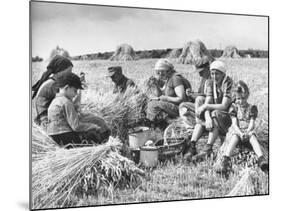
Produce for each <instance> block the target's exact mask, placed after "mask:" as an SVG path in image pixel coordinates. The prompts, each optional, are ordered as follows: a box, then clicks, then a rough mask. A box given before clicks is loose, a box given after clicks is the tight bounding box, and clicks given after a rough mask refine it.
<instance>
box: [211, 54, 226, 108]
mask: <svg viewBox="0 0 281 211" xmlns="http://www.w3.org/2000/svg"><path fill="white" fill-rule="evenodd" d="M210 70H219V71H220V72H222V73H224V74H225V73H226V67H225V64H224V63H223V62H222V61H218V60H216V61H213V62H212V63H211V65H210ZM225 77H226V75H225ZM216 90H217V84H216V82H215V81H214V83H213V93H214V100H215V102H216V103H217V99H218V96H217V91H216Z"/></svg>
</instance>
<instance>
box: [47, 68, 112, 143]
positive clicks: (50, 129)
mask: <svg viewBox="0 0 281 211" xmlns="http://www.w3.org/2000/svg"><path fill="white" fill-rule="evenodd" d="M56 86H57V87H58V89H59V91H58V93H57V94H56V97H55V98H54V99H53V101H52V103H51V104H50V106H49V108H48V126H47V133H48V135H50V136H51V137H52V138H53V139H54V140H55V141H56V142H57V143H58V144H59V145H61V146H65V145H68V144H81V142H82V141H81V139H80V135H82V136H83V137H84V138H86V139H87V140H88V141H94V142H98V143H100V142H101V141H103V139H104V138H105V137H106V136H107V135H105V134H104V132H106V131H104V130H102V129H103V128H102V127H100V126H99V125H96V124H94V123H88V122H83V121H82V120H81V118H80V116H79V114H78V112H77V110H76V108H75V105H74V103H73V99H74V98H75V96H76V95H77V92H78V90H79V89H83V88H82V83H81V80H80V78H79V77H78V76H77V75H75V74H74V73H71V72H67V73H65V74H61V75H60V76H59V77H58V78H57V80H56ZM80 133H82V134H80Z"/></svg>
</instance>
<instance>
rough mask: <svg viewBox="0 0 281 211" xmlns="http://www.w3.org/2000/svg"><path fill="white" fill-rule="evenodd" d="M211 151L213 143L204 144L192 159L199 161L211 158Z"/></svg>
mask: <svg viewBox="0 0 281 211" xmlns="http://www.w3.org/2000/svg"><path fill="white" fill-rule="evenodd" d="M212 153H213V145H211V144H206V145H205V147H204V149H203V150H202V151H201V152H200V153H199V154H198V155H196V156H195V157H194V159H193V161H194V162H200V161H203V160H206V159H209V158H211V155H212Z"/></svg>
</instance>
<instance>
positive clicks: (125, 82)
mask: <svg viewBox="0 0 281 211" xmlns="http://www.w3.org/2000/svg"><path fill="white" fill-rule="evenodd" d="M107 71H108V74H107V77H110V78H111V80H112V81H113V83H114V89H113V93H114V94H116V93H124V92H125V91H126V89H127V88H128V87H136V85H135V83H134V81H132V80H131V79H129V78H127V77H126V76H125V75H123V73H122V67H121V66H112V67H109V68H108V69H107Z"/></svg>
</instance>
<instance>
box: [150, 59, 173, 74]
mask: <svg viewBox="0 0 281 211" xmlns="http://www.w3.org/2000/svg"><path fill="white" fill-rule="evenodd" d="M154 69H155V70H166V71H167V70H174V65H173V64H172V63H171V62H170V61H169V60H168V59H159V60H158V61H157V62H156V64H155V66H154Z"/></svg>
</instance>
